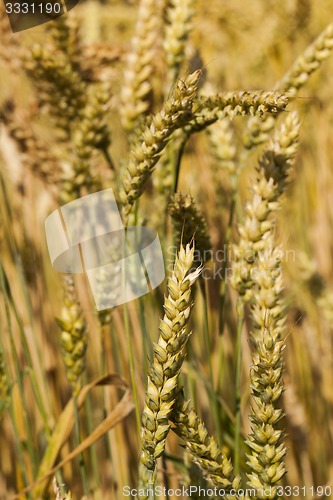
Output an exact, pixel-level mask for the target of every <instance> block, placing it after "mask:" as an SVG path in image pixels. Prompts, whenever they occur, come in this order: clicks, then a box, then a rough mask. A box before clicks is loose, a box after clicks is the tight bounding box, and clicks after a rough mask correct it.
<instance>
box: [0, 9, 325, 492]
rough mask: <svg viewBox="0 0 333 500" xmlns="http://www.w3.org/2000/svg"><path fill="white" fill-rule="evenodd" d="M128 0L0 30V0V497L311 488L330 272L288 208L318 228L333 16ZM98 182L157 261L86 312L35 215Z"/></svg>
mask: <svg viewBox="0 0 333 500" xmlns="http://www.w3.org/2000/svg"><path fill="white" fill-rule="evenodd" d="M138 3H139V5H138V6H136V4H135V5H132V4H131V3H130V2H128V3H124V2H120V1H110V2H109V3H108V2H106V3H98V4H96V3H93V2H90V1H87V2H84V3H82V4H80V5H78V6H77V7H76V9H75V12H74V13H71V14H70V15H68V16H64V17H62V18H60V19H58V20H56V21H54V22H52V23H50V24H49V25H48V28H47V29H45V28H40V29H38V30H37V31H36V32H31V33H32V34H31V36H25V34H24V33H22V34H19V35H17V36H16V35H15V37H14V36H13V35H12V34H11V32H10V28H9V24H8V20H7V18H6V16H5V14H4V12H3V10H1V11H0V35H1V43H2V46H1V49H0V64H1V67H4V68H6V72H5V76H4V79H3V81H2V82H1V83H0V125H1V135H0V148H1V162H0V165H1V171H0V172H1V177H0V181H1V182H0V185H1V202H0V208H1V211H0V217H1V226H0V248H1V260H0V296H1V305H0V325H1V331H0V419H1V421H0V426H1V430H2V431H3V432H2V434H1V435H0V446H1V450H4V452H3V453H1V455H0V498H1V497H2V496H3V497H4V498H28V499H35V498H36V499H38V498H54V497H56V498H59V499H60V498H82V495H84V497H83V498H94V499H97V500H99V499H102V498H108V499H110V500H113V499H118V498H123V496H124V494H128V496H129V493H128V492H129V491H130V489H132V490H133V493H132V495H133V496H135V494H134V490H136V493H138V494H139V495H140V498H150V499H153V498H154V496H155V493H156V492H157V491H158V490H156V488H157V487H161V486H162V487H165V488H166V490H168V493H167V494H165V496H166V498H173V497H175V498H176V497H177V496H178V497H179V494H177V493H176V490H177V488H180V487H183V488H184V490H178V491H188V488H190V487H191V486H192V487H194V488H193V490H192V497H193V498H198V497H199V496H200V495H199V493H198V489H199V488H201V489H202V491H205V492H206V495H207V494H208V493H207V492H210V493H209V495H210V496H211V497H214V496H217V497H219V496H223V497H224V498H228V499H231V498H243V497H244V496H245V497H246V496H250V493H249V491H250V490H251V491H252V493H251V495H252V497H253V496H255V498H271V499H276V498H279V497H280V496H281V492H282V491H284V490H281V488H283V487H287V486H290V485H292V486H294V487H298V488H299V489H300V490H299V491H301V492H302V493H303V496H305V497H306V496H307V497H308V498H310V497H311V496H312V497H315V496H316V495H318V496H320V494H321V493H320V492H321V491H323V492H325V495H326V496H329V495H330V493H329V492H330V490H329V488H330V480H331V479H332V476H333V456H332V452H331V448H332V447H331V445H330V443H331V442H332V439H333V436H332V418H331V411H332V410H331V409H332V407H333V401H332V397H331V394H330V387H331V383H332V372H333V370H332V366H333V364H332V363H333V355H332V338H333V336H332V328H331V322H332V317H333V314H332V311H333V300H332V292H331V291H330V285H332V283H330V280H329V270H330V267H329V266H328V265H327V259H326V260H325V259H323V258H321V260H320V259H319V263H318V262H316V260H315V259H314V258H313V256H312V257H311V251H310V250H311V245H313V246H315V245H314V241H313V240H311V236H310V235H309V234H308V233H309V232H308V231H307V227H305V224H304V222H303V226H302V225H301V223H300V222H299V220H300V215H299V213H300V212H302V214H305V215H304V217H307V219H306V220H307V221H308V223H309V225H310V223H311V221H312V223H313V219H311V217H310V215H311V214H310V212H311V210H312V211H313V212H316V207H317V206H318V207H319V208H320V210H319V209H318V215H317V216H318V220H315V222H316V223H317V225H318V224H319V222H318V221H320V223H321V224H323V222H322V219H323V218H324V219H325V214H324V211H323V201H322V199H321V198H324V194H326V193H329V192H330V187H332V186H333V182H332V181H333V179H332V178H331V177H330V176H329V174H328V173H327V171H326V170H325V168H327V166H326V167H324V166H323V165H326V163H327V162H328V161H329V158H330V159H331V160H333V159H332V156H330V153H329V148H328V144H329V134H328V133H327V130H326V129H325V128H324V126H323V121H324V120H325V119H327V121H328V122H329V119H330V118H332V116H333V113H332V106H331V105H330V100H329V98H328V97H327V96H326V94H327V95H331V94H329V85H328V84H327V82H326V73H325V68H324V67H323V68H321V65H322V63H323V62H324V60H325V59H328V58H329V55H330V53H331V50H332V49H333V25H332V24H329V25H328V26H327V27H326V28H325V26H324V22H327V20H326V19H325V16H321V15H320V11H319V10H316V7H315V6H313V7H312V10H311V9H310V6H309V9H308V10H311V12H308V11H307V9H304V8H302V6H303V4H305V3H306V2H296V4H295V6H293V7H291V6H290V5H291V4H290V5H288V8H286V11H284V10H283V9H281V8H280V7H279V6H275V7H274V8H269V6H268V5H266V4H265V5H264V3H263V4H262V5H259V4H258V6H257V7H256V8H251V9H250V10H248V8H247V7H243V2H241V1H240V0H239V1H236V2H235V3H234V5H233V6H228V5H224V6H223V8H220V3H219V2H217V1H212V2H211V3H210V4H209V5H208V4H207V3H206V4H205V2H201V1H199V0H170V1H165V0H159V1H152V0H140V2H138ZM268 3H269V2H268ZM268 3H267V4H268ZM326 3H327V2H326V1H324V0H322V1H320V2H318V4H323V6H324V5H326ZM328 3H329V2H328ZM256 23H258V25H259V24H260V26H262V27H263V29H262V30H261V32H260V35H258V34H257V28H256ZM304 27H307V30H305V29H304ZM323 28H324V29H323ZM282 33H283V35H282ZM308 33H309V34H308ZM243 37H245V38H246V39H247V40H252V39H255V40H257V43H254V42H253V46H252V49H253V51H252V58H250V57H249V58H248V60H247V57H246V56H244V40H243ZM258 37H259V38H258ZM202 40H204V41H205V43H201V41H202ZM218 40H221V43H222V46H218V47H214V44H218V43H219V42H218ZM260 41H262V42H263V43H262V44H260V43H259V42H260ZM296 41H297V43H296ZM223 44H224V50H223ZM291 47H292V48H293V50H292V51H291ZM216 48H218V50H217V52H216V51H215V49H216ZM226 48H227V49H228V50H226ZM234 51H238V52H237V57H234V59H232V58H231V62H232V64H231V63H230V61H229V59H228V58H229V57H230V56H229V55H228V54H230V55H232V56H234V55H235V52H234ZM290 52H292V55H293V57H294V56H295V62H293V61H292V58H291V57H289V56H290V54H289V53H290ZM216 53H217V56H216ZM221 54H224V56H223V57H224V59H223V61H222V60H221V59H220V58H221ZM299 54H300V55H299ZM215 56H216V64H215V65H214V57H215ZM209 61H212V62H209ZM263 61H264V62H263ZM220 62H221V63H222V62H223V64H221V65H220V64H219V63H220ZM205 63H207V67H206V66H205ZM251 64H252V66H251ZM324 64H325V65H326V64H327V65H328V64H329V61H327V62H325V63H324ZM220 66H221V67H222V66H224V67H225V69H224V73H221V68H220ZM214 68H215V69H214ZM288 68H290V69H288ZM317 70H318V71H317ZM312 73H315V74H314V76H313V78H310V76H311V75H312ZM258 75H262V76H260V77H258ZM316 78H317V80H316ZM240 82H241V84H242V85H241V87H243V88H244V90H238V89H239V86H240ZM263 82H264V83H263ZM311 85H312V87H311ZM232 88H236V89H237V90H229V89H232ZM253 89H257V90H253ZM307 89H311V94H310V95H311V96H312V95H313V93H314V92H313V89H315V90H316V98H317V100H318V101H319V103H317V102H316V99H304V96H305V97H306V96H307V95H308V94H307V93H306V92H307ZM320 89H323V90H320ZM301 92H303V94H302V93H301ZM309 92H310V91H309ZM325 93H326V94H325ZM323 96H324V97H323ZM324 99H326V100H324ZM316 106H317V108H318V109H319V111H321V110H322V109H324V108H325V109H326V113H327V114H326V115H325V114H324V113H320V112H319V111H318V109H317V108H316ZM328 110H331V111H328ZM312 113H313V117H314V119H313V120H310V117H311V114H312ZM300 117H301V118H300ZM325 117H326V118H325ZM300 122H302V125H303V127H302V129H301V130H302V131H303V130H304V133H303V132H301V140H300V139H299V135H300ZM309 122H310V124H309V125H308V123H309ZM312 122H313V123H314V125H313V124H312ZM316 123H318V127H319V128H320V130H321V131H322V130H323V131H324V132H325V133H324V137H325V138H326V140H327V142H324V139H323V138H322V137H321V138H320V140H321V141H322V142H321V143H320V147H322V149H321V150H320V154H319V153H318V155H317V156H315V154H314V153H313V151H315V150H316V148H317V147H318V148H320V147H319V146H317V145H316V143H315V142H314V139H313V135H314V134H313V132H314V129H313V128H311V126H312V125H313V127H315V126H316V125H315V124H316ZM318 134H319V132H318ZM325 134H326V135H325ZM317 140H318V141H319V135H318V137H317ZM297 158H300V161H297ZM309 158H310V159H311V160H316V161H318V162H319V164H320V165H321V167H320V168H318V175H317V177H318V179H319V180H320V182H321V183H320V184H318V189H319V188H321V193H324V194H323V195H322V197H320V196H319V199H317V198H316V196H315V195H314V194H313V193H312V191H311V189H310V188H309V187H308V185H307V184H306V181H308V183H309V184H310V186H311V185H312V184H311V182H312V183H313V179H314V177H315V176H314V174H313V173H312V172H313V171H315V170H316V166H315V165H314V164H313V163H312V162H311V161H310V160H309ZM110 187H111V188H112V189H113V190H114V193H115V195H116V197H117V203H118V205H119V209H120V212H121V216H122V220H123V223H124V224H125V225H129V226H130V225H148V226H153V227H155V228H156V229H157V231H158V234H159V238H160V242H161V246H162V249H163V253H164V261H165V270H166V275H167V277H166V282H165V283H164V284H162V285H160V287H159V288H158V289H156V290H154V291H153V292H151V293H150V294H148V295H147V296H145V297H140V298H139V299H137V300H136V301H134V302H132V303H130V304H125V305H123V306H118V307H115V308H113V309H106V310H103V311H98V312H97V311H95V308H94V302H93V299H92V297H91V294H90V292H89V288H88V287H87V283H86V282H85V280H84V277H82V276H76V275H64V276H58V275H57V274H56V273H55V272H54V271H53V270H52V268H51V266H50V263H49V260H48V255H47V249H46V246H45V240H44V235H43V224H44V221H45V218H46V217H47V215H48V214H49V213H50V212H51V211H52V210H53V209H54V208H55V207H57V206H59V205H62V204H64V203H68V202H70V201H72V200H75V199H77V198H79V197H81V196H84V195H87V194H90V193H94V192H97V191H100V190H103V189H106V188H110ZM300 200H302V201H300ZM308 205H309V206H310V208H309V207H308ZM310 209H311V210H310ZM308 212H309V213H308ZM332 218H333V215H332ZM294 220H295V221H296V222H295V230H294V231H292V230H291V228H290V225H291V222H290V221H294ZM321 227H323V226H321ZM290 233H292V234H291V235H290ZM326 233H327V230H326V232H325V226H324V229H323V233H322V234H321V236H322V240H323V241H322V245H323V246H325V245H326V246H327V247H329V248H332V247H333V244H332V242H331V241H330V239H329V236H327V234H326ZM323 235H325V237H324V236H323ZM291 244H292V245H293V248H294V249H295V252H296V253H295V252H294V254H295V255H296V258H295V259H294V260H293V262H292V263H290V262H288V260H286V258H285V257H286V251H287V250H288V247H289V246H290V245H291ZM330 244H332V245H331V247H330ZM294 254H293V255H294ZM314 254H315V256H316V257H318V256H319V257H320V256H321V253H320V251H317V253H316V252H314ZM221 255H222V256H223V258H222V259H221V258H220V256H221ZM325 263H326V268H325ZM99 279H100V281H101V285H102V288H101V289H102V291H103V293H105V294H107V295H108V296H109V295H112V294H114V293H116V292H115V291H114V290H113V287H114V285H115V282H113V283H109V282H108V275H107V274H103V270H102V269H101V274H100V277H99ZM164 294H165V295H164ZM305 316H306V317H305ZM294 332H296V334H297V335H298V336H296V335H294ZM286 347H287V349H285V348H286ZM321 366H322V368H321ZM314 387H316V393H315V394H314V392H315V391H314ZM313 405H316V410H314V409H313ZM135 424H136V425H135ZM310 431H311V432H312V434H311V432H310ZM321 433H322V434H321ZM312 436H313V437H312ZM324 486H326V490H324V489H322V490H320V487H324ZM311 487H312V489H311ZM195 488H197V489H195ZM214 488H215V489H214ZM247 488H248V489H249V490H248V493H246V491H245V490H246V489H247ZM301 488H305V489H303V490H302V489H301ZM318 488H319V489H318ZM68 489H70V490H71V493H67V490H68ZM214 491H215V493H214ZM218 491H220V492H221V491H223V494H221V493H220V494H219V493H217V492H218ZM253 491H255V493H254V494H253ZM288 491H290V490H287V489H286V490H285V493H286V496H287V494H288ZM295 491H296V490H295ZM18 492H21V493H18ZM156 494H157V493H156ZM184 494H185V493H184ZM15 495H17V496H15Z"/></svg>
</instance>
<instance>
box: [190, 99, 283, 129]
mask: <svg viewBox="0 0 333 500" xmlns="http://www.w3.org/2000/svg"><path fill="white" fill-rule="evenodd" d="M287 104H288V99H287V97H286V96H285V95H284V94H283V93H282V92H266V91H263V90H258V91H251V92H250V91H249V92H246V91H240V92H224V93H223V92H222V93H219V94H217V95H215V96H209V97H206V96H200V97H199V98H198V100H197V102H196V107H195V108H194V110H193V112H194V115H195V116H194V117H193V119H192V120H190V122H189V124H188V125H186V127H184V130H185V131H186V133H187V134H188V135H189V134H192V133H194V132H200V131H201V130H204V129H205V128H206V127H208V126H209V125H211V124H212V123H215V122H216V121H217V120H222V119H223V118H226V117H227V118H231V119H232V118H235V117H236V116H245V115H250V116H263V115H264V114H265V113H279V112H281V111H284V110H285V109H286V106H287Z"/></svg>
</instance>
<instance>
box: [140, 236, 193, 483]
mask: <svg viewBox="0 0 333 500" xmlns="http://www.w3.org/2000/svg"><path fill="white" fill-rule="evenodd" d="M193 256H194V247H192V248H191V247H190V246H189V245H187V246H186V247H185V248H184V247H182V246H181V248H180V250H179V253H178V255H177V257H176V261H175V265H174V270H173V273H172V275H171V277H170V278H169V279H168V292H169V293H168V296H167V297H165V302H164V310H165V315H164V318H163V320H162V321H161V324H160V328H159V329H160V336H159V340H158V343H157V344H155V346H154V360H153V363H152V366H151V368H150V371H149V376H148V386H147V391H146V398H145V407H144V411H143V416H142V452H141V461H142V463H143V465H144V466H145V468H146V469H148V471H150V475H151V476H153V475H154V473H155V469H156V460H157V458H158V457H160V456H161V455H162V453H163V451H164V447H165V440H166V437H167V434H168V432H169V428H170V425H169V416H170V413H171V411H172V408H173V405H174V403H175V399H176V397H177V392H178V389H177V383H178V376H179V371H180V369H181V366H182V363H183V360H184V347H185V344H186V342H187V340H188V338H189V336H190V333H188V332H187V328H186V327H187V323H188V319H189V315H190V311H191V307H192V303H191V287H192V285H193V283H194V281H195V280H196V279H197V277H198V275H199V274H200V269H197V270H196V271H194V272H192V273H191V272H190V271H191V267H192V263H193Z"/></svg>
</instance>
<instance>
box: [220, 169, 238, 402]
mask: <svg viewBox="0 0 333 500" xmlns="http://www.w3.org/2000/svg"><path fill="white" fill-rule="evenodd" d="M231 184H232V196H231V203H230V211H229V220H228V225H227V227H226V231H225V239H224V248H225V255H224V260H223V262H222V281H221V286H220V312H219V336H218V374H217V393H220V391H221V389H222V378H223V366H224V364H223V342H222V336H223V331H224V324H225V299H226V293H227V282H226V269H227V265H228V249H229V244H230V241H231V233H232V224H233V219H234V214H235V207H236V199H237V186H238V178H237V177H236V176H234V177H233V178H232V179H231Z"/></svg>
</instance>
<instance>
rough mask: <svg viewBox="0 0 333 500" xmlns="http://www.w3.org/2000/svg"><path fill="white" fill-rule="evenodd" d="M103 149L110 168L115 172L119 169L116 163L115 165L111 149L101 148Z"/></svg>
mask: <svg viewBox="0 0 333 500" xmlns="http://www.w3.org/2000/svg"><path fill="white" fill-rule="evenodd" d="M101 151H102V153H103V156H104V158H105V160H106V162H107V164H108V165H109V167H110V169H111V170H112V171H113V172H116V171H117V168H116V165H115V163H114V161H113V160H112V157H111V155H110V153H109V151H108V150H107V148H104V149H101Z"/></svg>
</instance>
